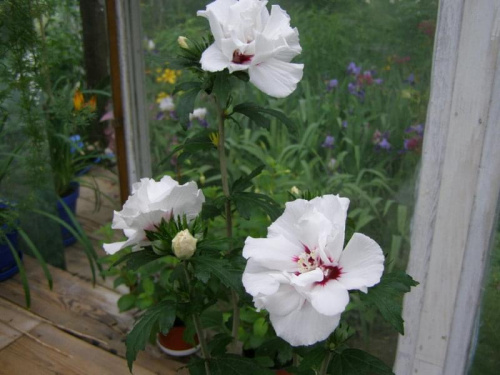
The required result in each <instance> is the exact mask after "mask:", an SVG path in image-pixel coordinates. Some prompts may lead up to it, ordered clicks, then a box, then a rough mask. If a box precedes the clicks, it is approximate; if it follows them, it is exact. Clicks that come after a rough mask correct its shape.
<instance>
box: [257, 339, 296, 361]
mask: <svg viewBox="0 0 500 375" xmlns="http://www.w3.org/2000/svg"><path fill="white" fill-rule="evenodd" d="M257 355H259V356H264V355H266V356H268V357H270V358H272V359H274V358H277V359H278V362H279V363H280V364H282V365H284V364H285V363H287V362H289V361H290V360H291V359H292V355H293V348H292V346H291V345H290V344H289V343H287V342H286V341H285V340H283V339H281V338H279V337H274V338H272V339H270V340H268V341H266V342H264V343H263V344H262V345H260V346H259V347H258V348H257Z"/></svg>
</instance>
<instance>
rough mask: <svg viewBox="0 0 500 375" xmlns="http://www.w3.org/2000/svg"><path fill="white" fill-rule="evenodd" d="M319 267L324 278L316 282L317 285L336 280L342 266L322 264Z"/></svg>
mask: <svg viewBox="0 0 500 375" xmlns="http://www.w3.org/2000/svg"><path fill="white" fill-rule="evenodd" d="M321 269H322V270H323V275H324V278H323V280H321V281H318V282H317V283H316V284H319V285H325V284H326V283H327V282H329V281H330V280H337V279H338V278H339V277H340V275H341V274H342V267H339V266H323V267H321Z"/></svg>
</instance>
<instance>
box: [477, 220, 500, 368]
mask: <svg viewBox="0 0 500 375" xmlns="http://www.w3.org/2000/svg"><path fill="white" fill-rule="evenodd" d="M483 293H484V295H483V300H482V306H481V316H480V321H479V334H478V336H477V338H476V339H477V341H476V342H475V343H474V345H473V348H472V350H473V353H472V354H473V356H474V357H473V358H474V359H473V361H472V366H471V369H470V374H471V375H493V374H497V373H498V369H500V355H499V351H500V315H499V314H498V309H499V308H500V227H498V229H497V233H496V236H495V239H494V243H493V249H492V254H491V260H490V262H489V272H487V273H486V278H485V284H484V291H483Z"/></svg>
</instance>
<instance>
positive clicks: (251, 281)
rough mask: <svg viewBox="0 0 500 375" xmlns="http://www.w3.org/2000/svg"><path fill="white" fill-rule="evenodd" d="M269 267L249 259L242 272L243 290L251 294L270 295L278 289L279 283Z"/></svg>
mask: <svg viewBox="0 0 500 375" xmlns="http://www.w3.org/2000/svg"><path fill="white" fill-rule="evenodd" d="M273 276H274V275H273V273H272V272H270V271H269V269H267V268H265V267H262V266H261V265H260V264H259V263H257V262H256V261H254V260H253V259H249V260H248V262H247V265H246V267H245V271H244V272H243V277H242V282H243V286H244V287H245V290H246V291H247V293H248V294H250V295H252V296H254V297H255V296H256V295H259V294H260V295H270V294H274V293H276V292H277V291H278V288H279V286H280V283H279V281H278V278H276V277H273Z"/></svg>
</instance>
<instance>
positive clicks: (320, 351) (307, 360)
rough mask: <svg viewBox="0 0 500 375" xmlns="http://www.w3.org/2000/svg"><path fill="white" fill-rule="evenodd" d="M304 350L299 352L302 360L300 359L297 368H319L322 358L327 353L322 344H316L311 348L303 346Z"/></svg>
mask: <svg viewBox="0 0 500 375" xmlns="http://www.w3.org/2000/svg"><path fill="white" fill-rule="evenodd" d="M303 350H305V352H303V353H300V355H301V356H302V361H300V365H299V370H300V371H305V370H310V369H319V368H320V367H321V363H322V362H323V359H324V358H325V357H326V355H327V351H326V349H325V347H324V345H322V344H320V345H316V346H314V347H313V348H312V349H309V348H304V349H303Z"/></svg>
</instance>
